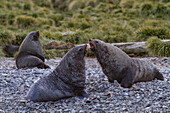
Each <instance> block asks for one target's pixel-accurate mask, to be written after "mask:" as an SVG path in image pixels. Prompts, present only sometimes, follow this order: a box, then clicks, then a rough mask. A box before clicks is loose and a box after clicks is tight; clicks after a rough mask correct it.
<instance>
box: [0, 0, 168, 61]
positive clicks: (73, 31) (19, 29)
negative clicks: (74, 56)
mask: <svg viewBox="0 0 170 113" xmlns="http://www.w3.org/2000/svg"><path fill="white" fill-rule="evenodd" d="M0 23H1V24H0V45H6V44H15V45H20V43H21V42H22V40H23V39H24V37H25V36H26V34H28V33H29V32H31V31H36V30H39V31H40V39H41V41H42V42H43V44H45V42H46V43H47V42H48V41H50V40H57V41H61V42H64V43H67V42H71V43H73V44H82V43H87V42H88V39H90V38H92V39H94V38H97V39H101V40H103V41H105V42H109V43H115V42H129V41H146V40H148V39H149V38H150V37H152V36H156V37H158V38H159V39H170V1H169V0H143V1H141V0H0ZM45 53H46V54H47V53H50V54H49V55H50V56H51V57H53V56H54V55H55V54H54V53H55V52H54V50H53V51H48V50H46V52H45ZM60 53H64V52H60ZM60 53H59V54H60ZM49 55H46V56H47V57H48V58H50V56H49ZM63 55H64V54H63ZM61 56H62V54H61Z"/></svg>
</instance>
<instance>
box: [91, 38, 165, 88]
mask: <svg viewBox="0 0 170 113" xmlns="http://www.w3.org/2000/svg"><path fill="white" fill-rule="evenodd" d="M89 43H90V46H91V50H92V51H93V52H94V54H95V56H96V57H97V60H98V62H99V63H100V65H101V67H102V70H103V72H104V74H105V75H106V76H107V77H108V80H109V81H110V82H114V80H117V81H118V82H119V83H120V84H121V86H122V87H125V88H129V87H131V86H132V84H133V83H136V82H145V81H151V80H153V79H155V78H157V79H159V80H163V79H164V78H163V75H162V74H161V73H160V72H159V71H158V69H156V68H155V67H154V66H153V65H152V64H151V63H150V62H148V61H144V60H139V59H136V58H131V57H129V56H128V55H127V54H126V53H125V52H123V51H122V50H121V49H119V48H117V47H116V46H113V45H111V44H109V43H105V42H103V41H101V40H98V39H94V40H92V39H90V40H89Z"/></svg>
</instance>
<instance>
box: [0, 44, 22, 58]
mask: <svg viewBox="0 0 170 113" xmlns="http://www.w3.org/2000/svg"><path fill="white" fill-rule="evenodd" d="M18 50H19V46H17V45H7V46H5V47H3V51H4V53H5V54H6V55H7V56H11V57H12V56H14V54H15V53H16V52H17V51H18Z"/></svg>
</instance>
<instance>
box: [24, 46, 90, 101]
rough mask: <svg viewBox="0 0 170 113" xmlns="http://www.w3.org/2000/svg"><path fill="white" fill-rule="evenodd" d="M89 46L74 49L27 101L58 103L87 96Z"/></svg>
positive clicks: (34, 89) (35, 88) (44, 78)
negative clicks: (86, 57) (87, 52)
mask: <svg viewBox="0 0 170 113" xmlns="http://www.w3.org/2000/svg"><path fill="white" fill-rule="evenodd" d="M86 48H87V45H83V46H77V47H74V48H72V49H71V50H70V51H69V52H67V54H66V55H65V56H64V57H63V59H62V60H61V62H60V64H59V65H58V66H57V67H56V69H55V70H54V71H53V72H52V73H51V74H49V75H48V76H46V77H43V78H41V79H40V80H38V81H37V82H36V83H35V84H34V85H33V86H32V87H31V89H30V91H29V93H28V95H27V99H29V100H31V101H34V102H43V101H56V100H59V99H63V98H69V97H73V96H87V94H86V92H85V91H84V89H85V60H84V56H85V53H86Z"/></svg>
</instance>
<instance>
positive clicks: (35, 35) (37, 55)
mask: <svg viewBox="0 0 170 113" xmlns="http://www.w3.org/2000/svg"><path fill="white" fill-rule="evenodd" d="M39 36H40V34H39V31H36V32H31V33H29V34H28V35H27V36H26V37H25V39H24V40H23V42H22V43H21V45H20V47H19V53H18V56H17V58H16V66H17V68H19V69H20V68H30V67H38V68H49V66H48V65H46V64H45V63H44V61H45V58H44V53H43V49H42V46H41V43H40V41H39Z"/></svg>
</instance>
